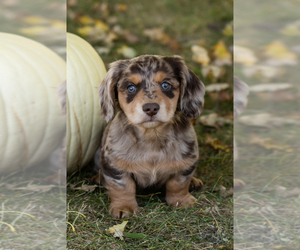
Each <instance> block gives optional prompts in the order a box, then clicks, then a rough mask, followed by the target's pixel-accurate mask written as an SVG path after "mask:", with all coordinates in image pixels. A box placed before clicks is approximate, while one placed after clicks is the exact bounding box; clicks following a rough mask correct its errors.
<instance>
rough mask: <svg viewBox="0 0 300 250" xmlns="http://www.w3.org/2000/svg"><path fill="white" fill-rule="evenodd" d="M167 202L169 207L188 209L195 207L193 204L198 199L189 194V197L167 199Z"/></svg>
mask: <svg viewBox="0 0 300 250" xmlns="http://www.w3.org/2000/svg"><path fill="white" fill-rule="evenodd" d="M166 201H167V203H168V204H169V205H171V206H172V207H175V208H181V207H185V208H188V207H190V206H192V205H193V203H194V202H195V201H196V198H195V197H194V196H193V195H191V194H190V193H187V195H185V196H183V197H178V196H173V197H170V196H169V197H166Z"/></svg>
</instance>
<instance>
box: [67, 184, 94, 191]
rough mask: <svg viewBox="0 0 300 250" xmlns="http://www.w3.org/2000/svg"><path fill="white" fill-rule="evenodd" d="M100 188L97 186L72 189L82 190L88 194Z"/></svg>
mask: <svg viewBox="0 0 300 250" xmlns="http://www.w3.org/2000/svg"><path fill="white" fill-rule="evenodd" d="M97 187H98V186H97V185H82V186H81V187H76V188H71V189H73V190H82V191H86V192H93V191H94V190H95V189H96V188H97Z"/></svg>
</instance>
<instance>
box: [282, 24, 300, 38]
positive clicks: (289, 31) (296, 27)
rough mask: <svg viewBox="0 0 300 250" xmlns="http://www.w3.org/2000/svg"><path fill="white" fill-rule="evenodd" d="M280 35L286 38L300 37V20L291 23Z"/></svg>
mask: <svg viewBox="0 0 300 250" xmlns="http://www.w3.org/2000/svg"><path fill="white" fill-rule="evenodd" d="M280 34H282V35H285V36H300V20H297V21H295V22H292V23H289V24H288V25H286V26H285V27H284V28H283V29H282V30H280Z"/></svg>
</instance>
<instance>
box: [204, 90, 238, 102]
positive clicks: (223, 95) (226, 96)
mask: <svg viewBox="0 0 300 250" xmlns="http://www.w3.org/2000/svg"><path fill="white" fill-rule="evenodd" d="M208 95H209V96H210V97H211V98H212V99H215V100H218V101H219V102H228V101H231V100H232V98H233V95H232V93H230V92H229V91H227V90H220V91H218V92H217V93H209V94H208Z"/></svg>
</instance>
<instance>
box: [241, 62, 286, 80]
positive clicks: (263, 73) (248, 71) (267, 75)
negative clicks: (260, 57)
mask: <svg viewBox="0 0 300 250" xmlns="http://www.w3.org/2000/svg"><path fill="white" fill-rule="evenodd" d="M242 72H243V74H244V75H245V76H247V77H253V76H256V77H259V78H264V79H266V80H270V79H272V78H275V77H277V76H279V75H281V74H282V71H281V70H280V69H278V67H274V66H268V65H253V66H244V67H243V68H242Z"/></svg>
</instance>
